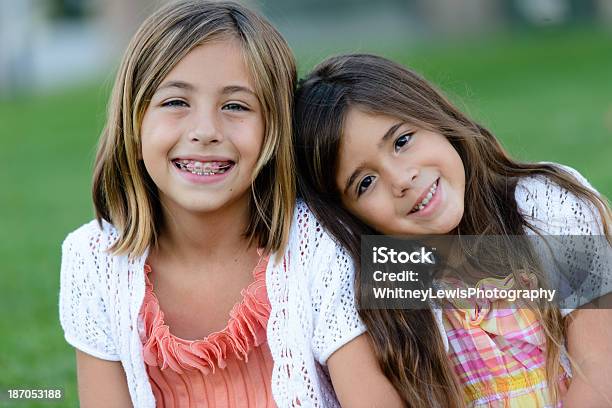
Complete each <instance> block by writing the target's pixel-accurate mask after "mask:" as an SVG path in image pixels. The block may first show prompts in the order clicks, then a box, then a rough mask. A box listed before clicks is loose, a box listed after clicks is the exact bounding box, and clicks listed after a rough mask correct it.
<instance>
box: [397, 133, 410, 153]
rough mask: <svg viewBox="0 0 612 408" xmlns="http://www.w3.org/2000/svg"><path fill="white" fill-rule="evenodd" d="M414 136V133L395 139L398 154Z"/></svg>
mask: <svg viewBox="0 0 612 408" xmlns="http://www.w3.org/2000/svg"><path fill="white" fill-rule="evenodd" d="M412 135H414V132H413V133H406V134H403V135H401V136H400V137H398V138H397V139H395V143H394V144H393V147H394V148H395V151H396V152H398V151H400V150H401V149H402V147H404V146H406V145H407V144H408V142H410V139H412Z"/></svg>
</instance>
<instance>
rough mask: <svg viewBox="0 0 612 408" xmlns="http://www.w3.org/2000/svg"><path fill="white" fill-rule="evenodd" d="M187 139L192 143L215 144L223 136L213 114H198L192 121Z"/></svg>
mask: <svg viewBox="0 0 612 408" xmlns="http://www.w3.org/2000/svg"><path fill="white" fill-rule="evenodd" d="M187 137H188V139H189V141H190V142H192V143H202V144H216V143H220V142H221V141H222V140H223V134H222V132H221V131H220V128H219V126H218V123H217V119H216V118H215V115H214V113H212V112H211V113H209V114H206V113H199V114H198V116H197V118H195V120H194V121H193V123H192V125H191V127H190V129H189V131H188V132H187Z"/></svg>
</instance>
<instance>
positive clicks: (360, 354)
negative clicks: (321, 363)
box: [327, 334, 404, 408]
mask: <svg viewBox="0 0 612 408" xmlns="http://www.w3.org/2000/svg"><path fill="white" fill-rule="evenodd" d="M327 366H328V368H329V374H330V376H331V379H332V384H333V386H334V390H335V391H336V396H337V397H338V400H339V401H340V405H342V407H345V408H347V407H348V408H361V407H364V408H366V407H367V408H370V407H385V408H387V407H388V408H394V407H403V406H404V404H403V402H402V399H401V398H400V396H399V394H398V393H397V391H396V390H395V388H394V387H393V385H392V384H391V382H389V380H388V379H387V377H385V375H384V374H383V372H382V370H381V369H380V366H379V365H378V362H377V361H376V358H375V357H374V350H373V349H372V346H371V344H370V340H369V338H368V335H367V334H362V335H360V336H358V337H356V338H354V339H353V340H351V341H350V342H348V343H346V344H345V345H344V346H342V347H340V348H339V349H338V350H336V351H335V352H334V353H333V354H332V355H331V356H330V357H329V359H328V360H327Z"/></svg>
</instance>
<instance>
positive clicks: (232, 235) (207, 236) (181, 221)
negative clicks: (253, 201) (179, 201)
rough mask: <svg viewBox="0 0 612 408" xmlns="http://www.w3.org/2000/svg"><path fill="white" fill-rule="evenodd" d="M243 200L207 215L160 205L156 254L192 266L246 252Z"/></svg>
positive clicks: (245, 223)
mask: <svg viewBox="0 0 612 408" xmlns="http://www.w3.org/2000/svg"><path fill="white" fill-rule="evenodd" d="M247 200H248V199H245V200H240V201H239V202H236V203H234V204H233V205H230V206H227V207H223V208H220V209H218V210H216V211H213V212H207V213H196V212H189V211H185V210H173V208H171V206H164V207H165V210H164V218H163V219H164V221H163V224H162V226H161V228H160V234H159V240H158V245H157V247H156V248H155V252H156V254H157V255H161V256H164V257H170V258H174V259H180V260H181V262H182V263H187V264H194V265H197V264H200V265H201V264H202V262H203V261H204V260H205V259H207V260H210V261H211V262H216V261H223V260H227V259H232V258H235V257H237V256H240V254H243V253H244V252H245V251H247V250H248V245H247V244H248V239H247V237H245V236H244V231H245V229H246V227H247V225H248V221H249V211H248V204H247V203H248V201H247ZM230 257H231V258H230Z"/></svg>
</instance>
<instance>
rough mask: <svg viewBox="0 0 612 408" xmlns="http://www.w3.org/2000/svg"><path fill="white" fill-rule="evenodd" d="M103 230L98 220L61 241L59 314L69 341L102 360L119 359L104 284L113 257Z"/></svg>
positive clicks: (65, 335)
mask: <svg viewBox="0 0 612 408" xmlns="http://www.w3.org/2000/svg"><path fill="white" fill-rule="evenodd" d="M103 235H104V232H103V231H102V230H100V228H99V227H98V226H97V224H96V223H95V221H92V222H91V223H89V224H86V225H84V226H82V227H81V228H79V229H78V230H76V231H74V232H72V233H71V234H69V235H68V237H66V239H65V241H64V243H63V244H62V264H61V277H60V295H59V315H60V316H59V317H60V323H61V325H62V328H63V329H64V337H65V338H66V341H67V342H68V343H69V344H71V345H72V346H74V347H75V348H77V349H79V350H81V351H83V352H85V353H87V354H90V355H92V356H94V357H97V358H100V359H103V360H112V361H118V360H120V357H119V354H118V351H117V345H116V344H115V342H114V341H113V335H112V331H111V324H110V320H109V313H108V308H107V306H106V302H107V301H108V299H107V296H105V294H104V291H105V289H104V288H103V287H102V286H104V285H103V280H102V278H101V277H103V276H105V275H106V273H108V270H110V263H111V262H112V261H111V257H110V256H108V255H107V254H106V253H104V252H103V251H102V250H101V246H102V245H103V242H104V241H105V240H104V238H103Z"/></svg>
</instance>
